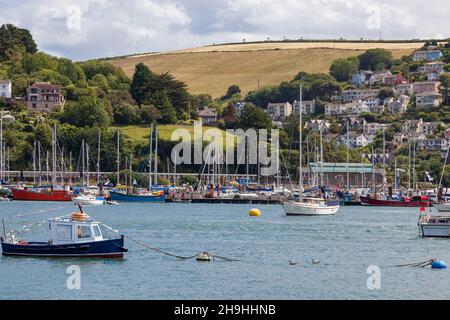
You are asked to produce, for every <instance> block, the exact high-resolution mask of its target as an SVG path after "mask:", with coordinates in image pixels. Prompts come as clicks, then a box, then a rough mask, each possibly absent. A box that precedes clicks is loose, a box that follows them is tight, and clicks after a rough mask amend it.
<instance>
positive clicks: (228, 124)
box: [222, 103, 238, 128]
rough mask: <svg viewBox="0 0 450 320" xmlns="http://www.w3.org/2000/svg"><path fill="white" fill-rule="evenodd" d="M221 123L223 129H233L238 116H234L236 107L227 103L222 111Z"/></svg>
mask: <svg viewBox="0 0 450 320" xmlns="http://www.w3.org/2000/svg"><path fill="white" fill-rule="evenodd" d="M222 118H223V121H224V124H225V128H233V127H234V126H235V124H236V122H237V121H238V116H237V114H236V107H235V106H234V104H233V103H229V104H228V105H227V107H226V108H225V110H224V111H223V117H222Z"/></svg>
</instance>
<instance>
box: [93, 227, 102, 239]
mask: <svg viewBox="0 0 450 320" xmlns="http://www.w3.org/2000/svg"><path fill="white" fill-rule="evenodd" d="M94 235H95V236H96V237H100V236H101V235H102V234H101V233H100V228H99V227H98V226H94Z"/></svg>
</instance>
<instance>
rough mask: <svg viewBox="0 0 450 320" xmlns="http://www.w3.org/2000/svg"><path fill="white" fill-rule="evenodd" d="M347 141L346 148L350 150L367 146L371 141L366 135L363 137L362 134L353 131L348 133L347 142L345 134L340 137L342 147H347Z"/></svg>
mask: <svg viewBox="0 0 450 320" xmlns="http://www.w3.org/2000/svg"><path fill="white" fill-rule="evenodd" d="M347 141H348V146H349V147H350V148H360V147H365V146H367V145H368V144H369V143H371V142H372V139H370V137H368V136H367V135H365V134H363V133H357V132H355V131H350V132H349V133H348V140H347V134H343V135H341V143H342V144H343V145H347Z"/></svg>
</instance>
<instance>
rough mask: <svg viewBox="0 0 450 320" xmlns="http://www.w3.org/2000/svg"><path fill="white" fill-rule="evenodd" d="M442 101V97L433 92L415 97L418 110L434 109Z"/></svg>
mask: <svg viewBox="0 0 450 320" xmlns="http://www.w3.org/2000/svg"><path fill="white" fill-rule="evenodd" d="M442 101H443V98H442V95H441V94H439V93H435V92H422V93H419V94H418V95H417V96H416V106H417V107H419V108H436V107H439V106H440V105H441V103H442Z"/></svg>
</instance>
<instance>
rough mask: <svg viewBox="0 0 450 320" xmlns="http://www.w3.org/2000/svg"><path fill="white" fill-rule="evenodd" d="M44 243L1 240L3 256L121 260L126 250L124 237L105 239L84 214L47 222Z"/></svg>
mask: <svg viewBox="0 0 450 320" xmlns="http://www.w3.org/2000/svg"><path fill="white" fill-rule="evenodd" d="M80 208H81V207H80ZM49 228H50V235H51V239H50V240H49V241H48V242H27V241H24V240H20V239H16V238H15V237H14V235H10V236H9V239H8V237H7V236H6V235H5V237H4V238H1V244H2V253H3V255H5V256H32V257H87V258H122V257H123V253H124V252H126V251H127V249H126V248H125V247H124V236H120V237H118V238H112V239H105V238H104V237H103V234H102V231H101V229H100V223H99V222H98V221H95V220H92V219H90V218H89V217H88V216H87V215H86V214H85V213H83V212H82V211H81V212H74V213H72V214H71V215H70V217H69V218H53V219H50V220H49Z"/></svg>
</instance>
